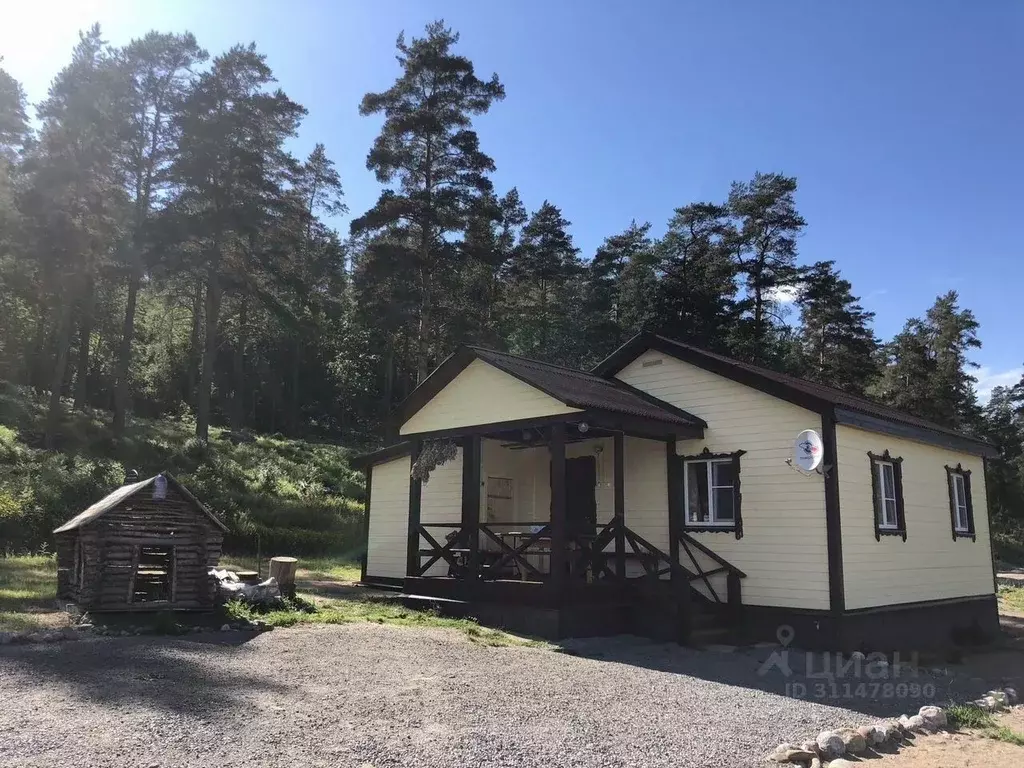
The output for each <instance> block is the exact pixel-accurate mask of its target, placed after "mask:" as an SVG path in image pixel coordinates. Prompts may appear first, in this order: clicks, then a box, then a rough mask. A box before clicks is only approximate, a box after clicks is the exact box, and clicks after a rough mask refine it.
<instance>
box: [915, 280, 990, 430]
mask: <svg viewBox="0 0 1024 768" xmlns="http://www.w3.org/2000/svg"><path fill="white" fill-rule="evenodd" d="M959 300H960V297H959V296H958V295H957V292H956V291H949V292H948V293H946V294H945V295H943V296H940V297H938V298H937V299H936V300H935V304H934V305H933V306H932V307H931V308H930V309H929V310H928V313H927V315H926V323H927V325H928V328H929V330H930V336H931V349H932V357H933V359H934V361H935V373H934V376H933V379H932V382H931V393H930V395H931V399H932V404H933V407H934V408H935V409H936V410H937V411H938V412H939V413H943V414H949V415H950V419H951V421H947V422H945V423H952V424H953V425H955V426H957V427H959V428H965V429H976V428H977V426H978V421H979V417H980V411H979V407H978V396H977V392H976V391H975V389H974V385H975V384H976V383H977V381H978V380H977V379H976V378H975V377H974V376H972V375H971V374H970V373H968V371H970V370H971V369H974V368H977V367H978V364H977V363H975V362H973V361H972V360H970V359H969V358H968V355H969V354H970V352H971V350H973V349H980V348H981V340H980V339H979V338H978V328H979V327H980V326H979V324H978V321H977V320H976V319H975V317H974V313H973V312H971V310H969V309H963V310H961V309H960V307H959Z"/></svg>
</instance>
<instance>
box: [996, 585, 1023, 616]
mask: <svg viewBox="0 0 1024 768" xmlns="http://www.w3.org/2000/svg"><path fill="white" fill-rule="evenodd" d="M999 604H1000V606H1001V607H1005V608H1008V609H1010V610H1013V611H1024V587H1000V588H999Z"/></svg>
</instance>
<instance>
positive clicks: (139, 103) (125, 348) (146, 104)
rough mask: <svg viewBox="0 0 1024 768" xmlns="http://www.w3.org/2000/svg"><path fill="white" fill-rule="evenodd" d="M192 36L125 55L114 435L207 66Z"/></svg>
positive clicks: (156, 37)
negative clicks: (192, 99)
mask: <svg viewBox="0 0 1024 768" xmlns="http://www.w3.org/2000/svg"><path fill="white" fill-rule="evenodd" d="M206 58H207V54H206V51H204V50H202V49H201V48H200V47H199V45H198V44H197V43H196V39H195V37H193V36H192V35H191V34H188V33H186V34H183V35H174V34H161V33H158V32H150V33H149V34H147V35H146V36H145V37H143V38H141V39H138V40H133V41H132V42H131V43H129V44H128V45H127V46H126V47H125V48H124V49H123V50H121V51H120V52H119V53H118V56H117V64H118V67H119V69H120V72H121V75H122V77H123V86H124V93H123V96H122V101H121V103H120V104H119V105H118V106H119V108H120V110H121V118H122V121H123V122H122V125H121V133H122V139H123V141H122V145H121V148H120V149H121V151H120V155H119V157H118V162H119V164H120V166H121V168H122V169H123V173H124V179H125V186H126V188H127V190H128V195H129V198H130V199H131V207H132V215H131V222H130V235H129V242H128V244H127V245H126V247H124V248H123V249H122V253H123V254H124V256H125V257H126V258H125V262H126V263H125V272H126V277H125V282H126V284H127V298H126V302H125V310H124V320H123V323H122V325H121V340H120V344H119V346H118V355H117V368H116V373H115V383H114V416H113V422H112V427H113V430H114V434H116V435H120V434H122V433H123V431H124V427H125V418H126V415H127V412H128V408H129V401H130V396H131V390H130V378H131V364H132V342H133V340H134V336H135V314H136V310H137V307H138V295H139V288H140V285H141V283H142V279H143V275H144V273H145V270H146V264H145V251H146V249H147V243H146V242H145V241H146V237H147V228H148V227H149V225H150V222H151V215H152V213H153V209H154V207H155V206H161V205H162V200H163V199H165V197H166V193H167V190H168V189H169V187H170V186H171V184H172V183H173V179H172V178H171V177H170V176H169V173H168V171H169V168H170V165H171V162H172V161H173V160H174V157H175V154H176V152H177V145H178V140H179V138H180V120H179V119H178V118H179V113H180V110H181V108H182V105H183V103H184V99H185V95H186V93H187V92H188V89H189V88H190V87H191V84H192V77H193V75H192V68H193V67H194V66H196V65H197V64H199V63H201V62H203V61H205V60H206Z"/></svg>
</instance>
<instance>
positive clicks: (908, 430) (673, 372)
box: [356, 334, 999, 651]
mask: <svg viewBox="0 0 1024 768" xmlns="http://www.w3.org/2000/svg"><path fill="white" fill-rule="evenodd" d="M396 417H397V418H396V423H397V424H398V425H399V435H400V436H401V440H402V442H399V443H396V444H394V445H391V446H389V447H386V448H383V449H381V450H379V451H376V452H374V453H371V454H367V455H365V456H363V457H360V458H359V459H358V460H357V462H356V465H357V466H358V465H361V466H363V467H364V468H365V469H366V474H367V488H368V490H369V497H368V502H367V508H368V518H367V559H366V565H365V572H364V574H363V581H364V582H365V583H369V584H379V585H392V586H395V587H401V588H403V589H404V591H405V592H406V594H408V595H409V596H410V599H412V598H428V599H429V598H437V599H438V604H441V605H444V606H446V607H450V608H451V609H452V610H454V609H455V608H456V607H461V609H463V610H464V611H465V612H466V613H467V615H472V616H476V617H478V618H480V619H481V621H487V622H492V623H497V624H501V625H504V626H508V627H512V628H516V629H522V630H526V631H530V632H534V633H536V634H545V635H549V636H554V637H565V636H570V635H574V634H577V635H578V634H602V633H614V632H638V633H643V634H650V635H653V636H656V637H672V638H677V639H680V640H683V641H684V642H686V641H689V640H694V639H696V638H699V637H701V636H713V635H714V634H716V633H717V635H718V636H722V632H723V629H724V630H725V631H731V632H732V633H738V634H739V635H740V636H741V637H746V638H749V639H751V640H759V639H766V640H775V639H778V638H780V637H782V634H780V633H783V630H785V633H784V634H785V635H788V636H790V637H794V632H795V639H794V640H793V641H794V642H795V643H797V645H798V646H799V647H820V648H832V649H851V650H853V649H860V650H879V649H881V650H886V651H891V650H894V649H904V648H912V649H919V648H925V647H928V646H932V645H945V644H947V643H949V642H951V641H952V642H957V638H958V637H963V638H967V637H969V636H973V637H980V636H991V635H994V634H996V633H998V630H999V624H998V616H997V609H996V590H995V578H994V573H993V558H992V553H991V550H990V544H991V540H990V537H989V521H988V512H987V501H986V484H985V462H986V460H987V459H988V458H990V457H992V456H995V455H997V454H996V452H995V450H994V449H993V447H992V446H991V445H990V444H988V443H986V442H985V441H983V440H980V439H978V438H977V437H974V436H972V435H968V434H961V433H960V432H958V431H956V430H954V429H951V428H950V427H948V426H947V425H943V424H935V423H932V422H929V421H925V420H923V419H920V418H916V417H914V416H911V415H909V414H906V413H901V412H899V411H897V410H894V409H892V408H889V407H887V406H884V405H881V404H879V403H876V402H874V401H871V400H867V399H864V398H862V397H855V396H852V395H850V394H848V393H846V392H842V391H840V390H837V389H833V388H832V387H828V386H824V385H821V384H817V383H814V382H810V381H806V380H803V379H799V378H796V377H793V376H788V375H785V374H781V373H777V372H775V371H771V370H768V369H764V368H760V367H758V366H754V365H750V364H747V363H743V362H740V361H737V360H732V359H730V358H728V357H724V356H722V355H718V354H714V353H711V352H707V351H705V350H701V349H698V348H696V347H693V346H690V345H688V344H684V343H680V342H677V341H674V340H672V339H667V338H664V337H662V336H655V335H650V334H641V335H638V336H637V337H635V338H634V339H632V340H631V341H629V342H628V343H626V344H625V345H623V346H622V347H621V348H620V349H618V350H616V351H615V352H614V353H613V354H612V355H611V356H610V357H608V358H607V359H606V360H605V361H604V362H603V363H601V364H600V365H599V366H597V367H596V368H595V369H594V370H593V371H578V370H572V369H568V368H563V367H560V366H556V365H551V364H549V363H544V362H539V361H536V360H529V359H526V358H522V357H516V356H514V355H509V354H506V353H503V352H497V351H494V350H488V349H483V348H481V347H464V348H461V349H459V350H458V351H457V352H456V353H455V354H453V355H452V356H451V357H450V358H448V359H447V360H446V361H445V362H443V363H442V364H441V365H440V367H438V368H437V370H435V371H434V372H433V373H432V374H431V375H430V376H429V377H428V378H427V379H425V380H424V381H423V383H421V384H420V386H419V387H418V388H417V389H416V390H415V391H414V392H412V394H410V396H409V397H408V399H407V400H406V401H405V402H404V403H403V405H402V406H401V408H400V410H399V412H398V413H397V414H396ZM808 431H813V432H814V433H816V436H817V437H818V438H819V440H820V447H818V448H817V449H816V450H817V451H818V453H817V454H816V455H817V456H818V457H819V460H820V464H818V466H817V468H816V469H815V470H814V471H801V470H799V469H798V467H797V466H795V465H794V464H793V463H792V462H793V460H794V457H795V448H796V446H797V445H799V440H798V436H799V435H804V434H806V432H808ZM424 456H426V457H427V460H425V461H424V460H423V457H424ZM424 470H428V471H427V472H426V476H424V474H425V473H424ZM741 481H742V490H741ZM441 600H444V601H446V602H443V603H442V602H441Z"/></svg>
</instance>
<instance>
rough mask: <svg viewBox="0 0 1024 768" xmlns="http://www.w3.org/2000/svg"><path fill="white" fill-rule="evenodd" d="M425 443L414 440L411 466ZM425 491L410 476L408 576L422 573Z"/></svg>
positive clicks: (406, 571) (406, 570) (421, 485)
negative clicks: (421, 546) (421, 532)
mask: <svg viewBox="0 0 1024 768" xmlns="http://www.w3.org/2000/svg"><path fill="white" fill-rule="evenodd" d="M422 447H423V443H422V441H420V440H414V441H413V444H412V457H411V459H410V461H409V467H410V468H411V467H412V465H413V464H415V463H416V460H417V459H418V458H419V457H420V449H421V448H422ZM422 491H423V484H422V483H421V482H420V481H419V480H418V479H416V478H415V477H410V478H409V547H408V550H407V556H406V562H405V575H406V576H419V575H420V498H421V495H422Z"/></svg>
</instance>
